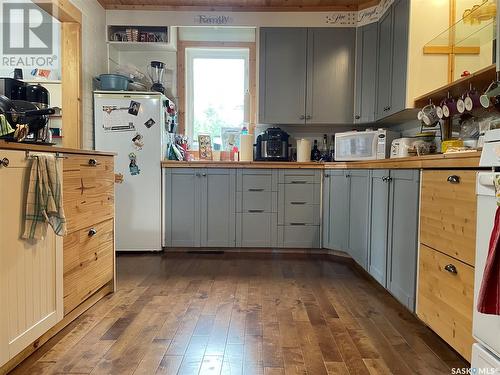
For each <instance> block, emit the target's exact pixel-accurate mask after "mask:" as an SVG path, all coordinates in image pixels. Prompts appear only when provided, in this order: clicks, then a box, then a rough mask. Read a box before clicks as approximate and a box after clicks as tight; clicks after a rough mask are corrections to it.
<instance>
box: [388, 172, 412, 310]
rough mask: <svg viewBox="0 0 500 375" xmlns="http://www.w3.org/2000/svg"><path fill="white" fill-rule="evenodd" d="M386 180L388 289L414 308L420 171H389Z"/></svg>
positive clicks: (402, 301)
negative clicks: (387, 181) (388, 178)
mask: <svg viewBox="0 0 500 375" xmlns="http://www.w3.org/2000/svg"><path fill="white" fill-rule="evenodd" d="M389 181H390V198H389V230H388V233H389V239H388V243H389V247H388V262H387V265H388V270H387V271H388V272H387V289H388V290H389V291H390V292H391V293H392V294H393V295H394V297H396V299H398V300H399V301H400V302H401V303H402V304H403V305H405V306H406V307H407V308H408V309H410V310H411V311H414V310H415V290H416V272H417V248H418V247H417V240H418V217H419V191H420V171H419V170H392V171H391V173H390V180H389Z"/></svg>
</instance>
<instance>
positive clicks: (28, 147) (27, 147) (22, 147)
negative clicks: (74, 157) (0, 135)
mask: <svg viewBox="0 0 500 375" xmlns="http://www.w3.org/2000/svg"><path fill="white" fill-rule="evenodd" d="M0 150H18V151H33V152H59V153H62V154H79V155H101V156H115V155H116V153H114V152H104V151H96V150H83V149H77V148H64V147H57V146H46V145H37V144H30V143H15V142H5V141H2V140H0Z"/></svg>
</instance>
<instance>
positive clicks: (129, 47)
mask: <svg viewBox="0 0 500 375" xmlns="http://www.w3.org/2000/svg"><path fill="white" fill-rule="evenodd" d="M108 45H109V46H110V47H113V48H114V49H116V50H117V51H122V52H142V51H162V50H165V51H175V46H173V45H172V44H170V43H163V42H108Z"/></svg>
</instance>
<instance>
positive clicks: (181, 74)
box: [177, 40, 257, 134]
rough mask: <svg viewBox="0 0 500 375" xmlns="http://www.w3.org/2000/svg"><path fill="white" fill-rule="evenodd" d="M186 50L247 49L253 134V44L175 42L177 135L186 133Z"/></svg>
mask: <svg viewBox="0 0 500 375" xmlns="http://www.w3.org/2000/svg"><path fill="white" fill-rule="evenodd" d="M186 48H241V49H248V91H249V92H250V124H249V129H248V130H249V132H250V133H252V134H253V133H254V129H255V123H256V120H257V118H256V114H257V111H256V108H257V106H256V105H257V102H256V89H257V57H256V47H255V42H197V41H182V40H179V41H178V42H177V97H178V103H177V109H178V115H179V120H178V122H179V130H178V133H180V134H185V131H186Z"/></svg>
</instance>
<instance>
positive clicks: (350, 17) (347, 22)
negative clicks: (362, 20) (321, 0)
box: [325, 12, 356, 26]
mask: <svg viewBox="0 0 500 375" xmlns="http://www.w3.org/2000/svg"><path fill="white" fill-rule="evenodd" d="M325 22H326V23H327V24H329V25H337V26H356V12H335V13H332V14H329V15H328V16H326V21H325Z"/></svg>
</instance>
